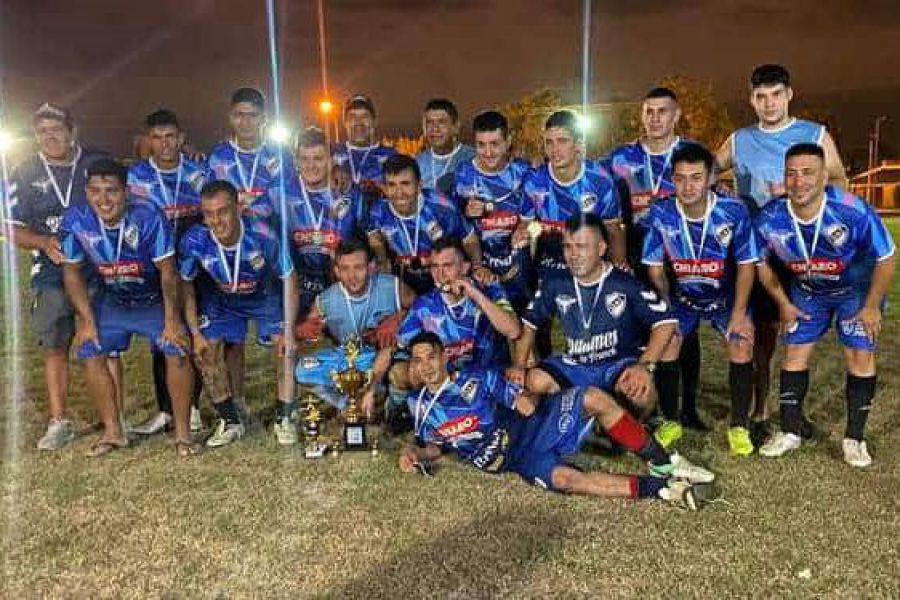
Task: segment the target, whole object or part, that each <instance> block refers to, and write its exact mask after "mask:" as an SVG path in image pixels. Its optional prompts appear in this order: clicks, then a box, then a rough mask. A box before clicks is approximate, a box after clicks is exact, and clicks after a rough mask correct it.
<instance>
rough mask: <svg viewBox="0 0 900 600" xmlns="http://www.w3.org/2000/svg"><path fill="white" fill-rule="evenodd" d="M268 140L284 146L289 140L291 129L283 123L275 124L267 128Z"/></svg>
mask: <svg viewBox="0 0 900 600" xmlns="http://www.w3.org/2000/svg"><path fill="white" fill-rule="evenodd" d="M269 139H271V140H272V141H273V142H275V143H276V144H286V143H287V142H288V141H290V139H291V129H290V127H288V126H287V125H285V124H284V123H275V124H273V125H272V126H271V127H270V128H269Z"/></svg>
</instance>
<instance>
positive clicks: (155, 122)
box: [144, 108, 181, 129]
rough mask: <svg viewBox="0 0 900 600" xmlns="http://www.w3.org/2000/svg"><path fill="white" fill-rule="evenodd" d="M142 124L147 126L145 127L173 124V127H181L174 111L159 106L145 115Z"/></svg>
mask: <svg viewBox="0 0 900 600" xmlns="http://www.w3.org/2000/svg"><path fill="white" fill-rule="evenodd" d="M144 124H145V125H146V126H147V129H153V128H154V127H162V126H163V125H173V126H174V127H175V129H181V127H180V126H179V125H178V117H177V116H176V115H175V113H174V112H172V111H171V110H168V109H166V108H161V109H159V110H157V111H153V112H152V113H150V114H149V115H147V118H146V119H144Z"/></svg>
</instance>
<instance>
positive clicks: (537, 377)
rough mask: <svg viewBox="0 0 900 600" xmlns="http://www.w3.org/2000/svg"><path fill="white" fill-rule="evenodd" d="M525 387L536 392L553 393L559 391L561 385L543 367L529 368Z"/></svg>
mask: <svg viewBox="0 0 900 600" xmlns="http://www.w3.org/2000/svg"><path fill="white" fill-rule="evenodd" d="M525 387H526V388H528V391H530V392H534V393H535V394H553V393H556V392H558V391H559V389H560V388H559V385H558V384H557V383H556V381H554V379H553V378H552V377H550V375H549V374H548V373H547V372H546V371H544V370H543V369H539V368H534V369H529V370H528V373H526V374H525Z"/></svg>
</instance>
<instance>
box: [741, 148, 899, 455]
mask: <svg viewBox="0 0 900 600" xmlns="http://www.w3.org/2000/svg"><path fill="white" fill-rule="evenodd" d="M784 180H785V185H784V187H785V189H786V190H787V196H786V197H781V198H777V199H775V200H772V201H770V202H769V203H768V204H766V206H765V207H764V208H763V209H762V212H760V214H759V216H758V217H757V220H756V229H757V232H758V233H759V237H760V240H761V241H762V242H764V244H765V248H764V252H765V253H767V254H768V255H774V256H777V257H778V258H779V259H780V260H781V261H782V262H783V263H784V264H785V265H786V266H787V267H788V269H789V270H790V272H791V286H790V291H789V292H787V293H785V291H784V289H782V287H781V284H780V283H779V281H778V278H777V277H776V276H775V274H774V273H773V271H772V268H771V267H770V266H768V265H767V264H766V263H760V265H759V278H760V281H761V282H762V284H763V285H764V286H765V288H766V290H767V291H768V292H769V294H770V295H771V296H772V298H773V299H774V300H775V303H776V304H777V305H778V309H779V313H780V315H781V325H782V329H783V331H784V340H785V354H784V364H783V366H782V370H781V391H780V393H779V401H780V404H781V431H780V432H778V433H777V434H775V435H774V436H772V438H771V439H770V440H769V441H768V442H766V443H765V444H764V445H763V446H762V447H761V448H760V450H759V452H760V454H762V455H764V456H781V455H783V454H785V453H787V452H790V451H792V450H796V449H797V448H799V447H800V443H801V440H802V438H803V437H807V435H808V434H809V433H810V430H811V429H812V428H811V426H810V424H809V423H807V422H806V420H805V419H804V417H803V400H804V398H805V396H806V391H807V387H808V386H809V370H808V365H809V359H810V357H811V356H812V351H813V349H814V348H815V347H816V343H818V341H819V340H820V339H821V338H822V336H823V335H825V332H826V331H827V330H828V328H829V327H830V326H831V322H832V321H833V320H835V319H837V326H838V341H839V342H840V343H841V345H842V346H843V347H844V358H845V360H846V362H847V386H846V392H845V393H846V401H847V429H846V431H845V434H844V440H843V447H842V449H843V453H844V460H845V461H846V462H847V463H848V464H850V465H852V466H854V467H867V466H869V465H870V464H872V457H871V456H870V455H869V451H868V448H867V447H866V442H865V440H864V439H863V434H864V431H865V427H866V419H867V418H868V416H869V410H870V409H871V408H872V399H873V398H874V396H875V342H876V340H877V338H878V334H879V333H880V332H881V319H882V308H883V305H884V298H885V294H886V293H887V290H888V288H889V287H890V284H891V278H892V277H893V274H894V251H895V247H894V242H893V240H892V239H891V234H890V233H889V232H888V230H887V228H886V227H885V226H884V223H883V222H882V221H881V219H880V218H879V216H878V214H877V213H876V212H875V209H874V208H872V207H871V206H870V205H868V204H866V202H865V201H864V200H862V199H861V198H857V197H856V196H853V195H852V194H849V193H847V192H844V191H842V190H840V189H838V188H835V187H833V186H830V185H826V181H827V180H828V169H827V167H826V161H825V151H824V150H823V149H822V147H821V146H818V145H816V144H797V145H795V146H792V147H791V148H790V149H789V150H788V151H787V154H786V155H785V172H784Z"/></svg>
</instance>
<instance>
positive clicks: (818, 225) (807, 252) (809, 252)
mask: <svg viewBox="0 0 900 600" xmlns="http://www.w3.org/2000/svg"><path fill="white" fill-rule="evenodd" d="M826 200H827V199H826V198H825V197H823V198H822V206H820V207H819V214H817V215H816V218H815V229H814V230H813V239H812V244H811V245H810V246H809V247H808V248H807V246H806V240H805V239H804V238H803V231H802V230H801V229H800V219H798V218H797V217H796V215H794V211H793V210H792V209H791V204H790V202H788V213H789V214H790V215H791V223H792V224H793V225H794V233H795V234H796V236H797V245H798V246H799V247H800V253H801V254H803V260H804V261H805V262H806V278H807V279H809V278H811V277H812V259H813V257H814V256H815V255H816V248H817V247H818V246H819V234H820V233H821V232H822V221H823V220H824V218H823V217H824V216H825V203H826Z"/></svg>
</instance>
